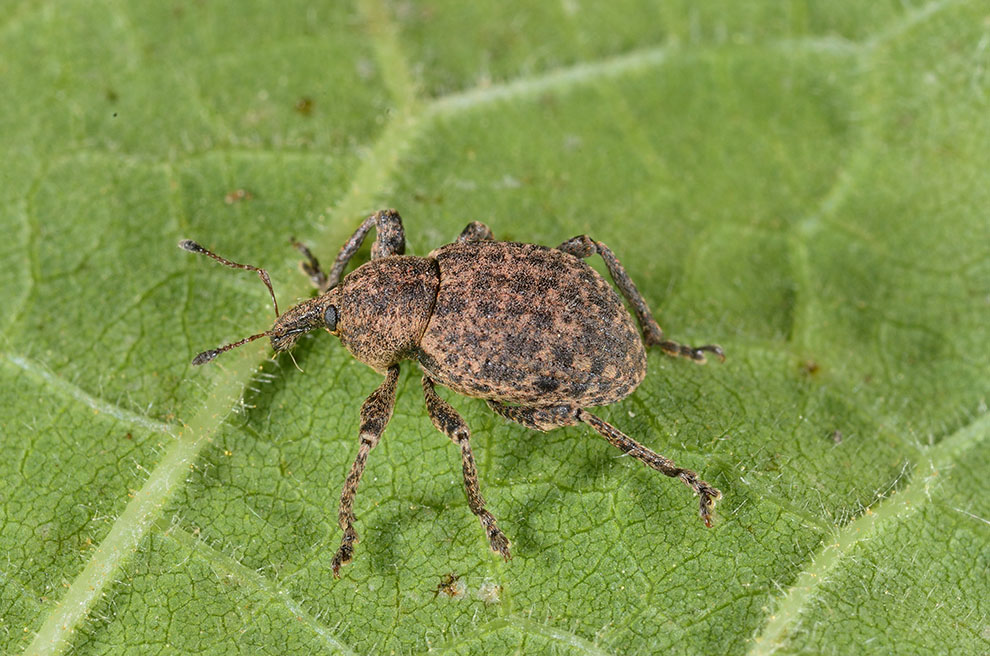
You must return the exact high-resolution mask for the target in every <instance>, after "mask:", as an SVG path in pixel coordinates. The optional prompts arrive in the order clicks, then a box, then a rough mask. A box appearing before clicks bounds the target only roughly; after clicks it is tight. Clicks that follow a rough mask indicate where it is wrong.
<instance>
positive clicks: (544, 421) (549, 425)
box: [488, 401, 722, 527]
mask: <svg viewBox="0 0 990 656" xmlns="http://www.w3.org/2000/svg"><path fill="white" fill-rule="evenodd" d="M488 406H489V407H490V408H491V409H492V410H494V411H495V412H496V413H498V414H500V415H501V416H503V417H505V418H506V419H509V420H511V421H514V422H516V423H519V424H522V425H523V426H526V427H528V428H533V429H535V430H539V431H549V430H553V429H554V428H558V427H560V426H572V425H574V424H577V423H578V422H583V423H585V424H588V425H589V426H591V427H592V428H594V429H595V430H596V431H597V432H598V434H599V435H601V436H602V437H604V438H605V439H606V440H608V443H609V444H611V445H612V446H614V447H615V448H617V449H620V450H621V451H623V452H625V453H627V454H629V455H630V456H632V457H633V458H636V459H637V460H639V461H640V462H641V463H643V464H644V465H646V466H647V467H651V468H653V469H655V470H657V471H658V472H660V473H661V474H664V475H666V476H670V477H671V478H677V479H680V481H681V482H682V483H684V484H685V485H687V486H688V487H689V488H691V489H692V490H694V492H695V494H697V495H698V499H699V503H700V513H701V519H702V521H704V522H705V526H709V527H710V526H711V525H712V509H714V508H715V502H716V501H718V500H719V499H721V498H722V493H721V492H719V491H718V490H717V489H716V488H714V487H712V486H711V485H709V484H708V483H706V482H705V481H703V480H701V479H700V478H699V477H698V475H697V474H696V473H694V472H693V471H691V470H690V469H684V468H683V467H678V466H677V465H676V464H674V461H673V460H671V459H669V458H665V457H664V456H662V455H660V454H659V453H657V452H655V451H652V450H650V449H648V448H647V447H645V446H643V445H642V444H640V443H639V442H637V441H636V440H634V439H632V438H631V437H629V436H628V435H626V434H625V433H623V432H622V431H620V430H619V429H618V428H616V427H615V426H613V425H612V424H610V423H608V422H607V421H605V420H603V419H600V418H598V417H596V416H595V415H593V414H591V413H590V412H588V411H587V410H584V409H583V408H579V407H577V406H573V405H567V404H560V405H554V406H547V407H528V406H512V405H505V404H504V403H500V402H498V401H488Z"/></svg>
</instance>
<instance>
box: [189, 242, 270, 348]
mask: <svg viewBox="0 0 990 656" xmlns="http://www.w3.org/2000/svg"><path fill="white" fill-rule="evenodd" d="M179 248H181V249H183V250H187V251H190V252H192V253H200V254H202V255H205V256H207V257H209V258H211V259H214V260H216V261H217V262H219V263H220V264H223V265H224V266H229V267H231V268H232V269H245V270H247V271H255V272H256V273H257V274H258V276H259V277H260V278H261V282H263V283H265V287H267V288H268V293H269V294H271V297H272V304H273V305H274V306H275V318H276V319H278V317H279V316H280V315H279V311H278V301H276V300H275V290H274V289H272V281H271V279H270V278H269V277H268V272H267V271H265V270H264V269H259V268H258V267H255V266H251V265H250V264H239V263H238V262H232V261H230V260H228V259H227V258H225V257H220V256H219V255H217V254H216V253H214V252H213V251H211V250H209V249H208V248H203V247H202V246H200V245H199V244H197V243H196V242H194V241H193V240H191V239H183V240H182V241H180V242H179ZM271 336H272V331H271V330H266V331H265V332H263V333H258V334H257V335H251V336H250V337H245V338H244V339H241V340H238V341H236V342H233V343H231V344H226V345H224V346H218V347H217V348H215V349H210V350H208V351H203V352H202V353H200V354H199V355H197V356H196V357H195V358H193V361H192V363H193V364H194V365H201V364H206V363H207V362H210V361H211V360H213V359H214V358H216V357H217V356H218V355H220V354H221V353H223V352H224V351H229V350H230V349H233V348H237V347H238V346H241V345H243V344H247V343H248V342H253V341H254V340H256V339H260V338H261V337H271Z"/></svg>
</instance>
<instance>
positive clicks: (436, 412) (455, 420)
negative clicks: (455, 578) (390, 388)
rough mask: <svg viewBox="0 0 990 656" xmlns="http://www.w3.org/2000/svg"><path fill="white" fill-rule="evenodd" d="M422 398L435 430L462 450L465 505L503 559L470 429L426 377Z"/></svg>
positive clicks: (505, 548) (503, 541)
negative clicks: (479, 475)
mask: <svg viewBox="0 0 990 656" xmlns="http://www.w3.org/2000/svg"><path fill="white" fill-rule="evenodd" d="M423 396H424V397H426V409H427V411H428V412H429V413H430V420H431V421H433V425H434V426H436V427H437V430H438V431H440V432H441V433H443V434H444V435H446V436H447V437H449V438H450V439H451V441H452V442H453V443H454V444H456V445H457V446H459V447H460V448H461V469H462V471H463V473H464V490H465V492H467V498H468V505H469V506H470V507H471V512H473V513H474V514H475V515H477V516H478V520H479V521H480V522H481V528H483V529H484V531H485V535H487V536H488V543H489V544H490V545H491V548H492V551H494V552H495V553H497V554H499V555H500V556H502V558H504V559H505V560H508V559H509V558H511V556H510V555H509V540H508V538H506V537H505V534H504V533H502V531H501V529H499V527H498V526H497V525H496V523H495V516H494V515H492V514H491V513H490V512H488V510H486V509H485V498H484V497H482V496H481V487H480V485H479V483H478V467H477V466H476V465H475V463H474V453H473V452H472V451H471V441H470V440H471V430H470V429H469V428H468V425H467V423H465V421H464V419H462V418H461V416H460V415H459V414H457V411H456V410H454V409H453V408H452V407H451V406H450V404H449V403H447V402H446V401H444V400H443V399H441V398H440V396H439V395H438V394H437V391H436V389H435V388H434V386H433V380H431V379H430V377H429V376H423Z"/></svg>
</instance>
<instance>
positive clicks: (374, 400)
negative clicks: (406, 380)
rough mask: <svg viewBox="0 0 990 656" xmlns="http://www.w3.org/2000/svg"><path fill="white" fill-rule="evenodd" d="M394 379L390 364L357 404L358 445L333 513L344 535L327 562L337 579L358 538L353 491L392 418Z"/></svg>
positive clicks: (394, 370)
mask: <svg viewBox="0 0 990 656" xmlns="http://www.w3.org/2000/svg"><path fill="white" fill-rule="evenodd" d="M398 380H399V366H398V365H393V366H391V367H389V369H388V373H387V374H386V376H385V381H384V382H383V383H382V384H381V385H380V386H379V387H378V389H376V390H375V391H374V392H372V393H371V395H370V396H369V397H368V398H367V399H366V400H365V402H364V405H362V406H361V446H360V447H358V454H357V458H355V459H354V464H353V465H351V472H350V473H349V474H348V475H347V480H346V481H344V489H343V490H342V491H341V493H340V510H339V511H338V512H337V520H338V523H339V524H340V528H342V529H343V531H344V537H343V538H341V540H340V548H339V549H337V553H336V554H335V555H334V557H333V561H332V562H331V564H330V566H331V567H333V575H334V577H336V578H340V567H341V566H342V565H346V564H347V563H349V562H350V561H351V558H352V557H353V555H354V544H355V543H356V542H357V541H358V534H357V531H356V530H354V522H355V521H357V518H356V517H355V516H354V496H355V495H356V494H357V489H358V484H359V483H360V482H361V475H362V474H363V473H364V466H365V464H367V462H368V454H369V453H371V450H372V449H374V448H375V447H376V446H378V442H379V440H381V438H382V433H384V432H385V427H386V426H387V425H388V420H389V419H390V418H391V417H392V408H394V407H395V385H396V381H398Z"/></svg>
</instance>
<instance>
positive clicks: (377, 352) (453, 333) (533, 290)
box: [179, 210, 725, 576]
mask: <svg viewBox="0 0 990 656" xmlns="http://www.w3.org/2000/svg"><path fill="white" fill-rule="evenodd" d="M373 227H374V228H375V231H376V238H375V242H374V245H373V246H372V248H371V261H370V262H367V263H366V264H364V265H362V266H360V267H358V268H357V269H355V270H354V271H352V272H351V273H349V274H347V275H346V276H344V275H343V274H344V269H345V268H346V267H347V264H348V262H349V261H350V259H351V257H353V255H354V253H355V252H357V250H358V249H359V248H360V247H361V244H362V243H363V242H364V239H365V237H366V236H367V234H368V232H370V231H371V228H373ZM294 244H295V246H296V247H297V248H298V249H299V250H300V251H301V252H302V254H303V256H304V257H305V258H306V260H305V261H304V262H303V263H302V268H303V270H304V271H305V272H306V274H307V275H309V277H310V280H312V282H313V284H314V285H315V286H316V287H317V289H319V296H317V297H315V298H312V299H310V300H307V301H303V302H302V303H299V304H298V305H295V306H293V307H291V308H289V309H288V310H286V312H285V313H284V314H282V315H281V316H279V315H278V304H277V303H276V304H275V314H276V316H277V319H276V320H275V325H274V326H272V328H271V329H270V330H267V331H265V332H263V333H260V334H257V335H252V336H251V337H247V338H245V339H242V340H240V341H237V342H234V343H233V344H228V345H226V346H221V347H219V348H215V349H211V350H209V351H204V352H202V353H200V354H199V355H197V356H196V357H195V358H194V359H193V364H197V365H199V364H203V363H205V362H209V361H210V360H212V359H214V358H215V357H217V355H219V354H220V353H222V352H224V351H227V350H230V349H232V348H234V347H236V346H240V345H241V344H245V343H247V342H249V341H252V340H255V339H258V338H260V337H268V338H269V339H270V340H271V343H272V348H274V349H275V351H276V352H278V351H285V350H287V349H289V348H291V347H292V345H293V344H294V343H295V341H296V340H297V339H298V338H299V337H300V336H301V335H303V334H304V333H307V332H309V331H311V330H314V329H317V328H325V329H326V330H327V331H329V332H330V333H333V334H334V335H336V336H337V337H338V338H340V341H341V343H342V344H343V345H344V346H345V347H346V348H347V350H348V351H350V352H351V354H352V355H353V356H354V357H355V358H357V359H358V360H360V361H361V362H364V363H365V364H367V365H368V366H370V367H372V368H373V369H375V370H376V371H378V372H380V373H382V374H384V375H385V381H384V382H383V383H382V384H381V386H380V387H379V388H378V389H376V390H375V391H374V392H372V394H371V396H369V397H368V398H367V400H366V401H365V402H364V405H363V406H362V407H361V433H360V440H361V441H360V446H359V447H358V454H357V458H356V459H355V460H354V464H353V466H352V467H351V471H350V473H349V474H348V475H347V480H346V481H345V482H344V489H343V492H342V493H341V496H340V510H339V512H338V520H339V523H340V527H341V529H343V531H344V535H343V538H342V540H341V544H340V548H339V549H338V550H337V553H336V555H335V556H334V559H333V563H332V566H333V572H334V575H335V576H339V571H340V567H341V565H343V564H345V563H347V562H349V561H350V560H351V557H352V555H353V553H354V544H355V543H356V542H357V540H358V535H357V531H355V530H354V522H355V516H354V510H353V506H354V496H355V493H356V492H357V488H358V483H359V482H360V480H361V474H362V473H363V472H364V467H365V464H366V462H367V459H368V453H370V452H371V450H372V449H373V448H375V445H377V444H378V441H379V440H380V439H381V436H382V433H383V432H384V431H385V426H386V424H388V420H389V418H390V417H391V416H392V408H393V406H394V404H395V386H396V381H397V380H398V377H399V363H400V362H402V361H403V360H413V361H415V362H417V363H418V364H419V366H420V368H421V369H422V370H423V394H424V396H425V398H426V409H427V411H428V412H429V414H430V419H432V421H433V425H434V426H436V427H437V429H438V430H439V431H440V432H442V433H444V434H445V435H447V437H449V438H450V439H451V440H453V442H454V443H455V444H456V445H457V446H458V447H460V449H461V459H462V464H463V473H464V487H465V489H466V491H467V498H468V504H469V505H470V507H471V511H472V512H474V514H475V515H477V516H478V519H479V520H480V521H481V525H482V527H483V528H484V530H485V534H486V535H487V536H488V541H489V544H490V545H491V548H492V550H493V551H495V552H496V553H498V554H500V555H501V556H502V557H503V558H505V559H506V560H508V559H509V541H508V539H506V537H505V534H504V533H502V531H501V530H500V529H499V528H498V526H497V525H496V522H495V517H494V516H493V515H492V514H491V513H490V512H489V511H488V510H486V509H485V500H484V498H483V497H482V496H481V490H480V489H479V485H478V469H477V467H476V466H475V462H474V454H473V453H472V451H471V444H470V439H469V438H470V435H471V433H470V430H469V429H468V427H467V424H466V423H465V422H464V420H463V419H462V418H461V417H460V415H458V414H457V412H456V411H455V410H454V409H453V408H452V407H451V406H450V404H448V403H447V402H446V401H444V400H443V399H441V398H440V397H439V396H438V395H437V393H436V390H435V389H434V385H435V384H436V383H439V384H440V385H443V386H444V387H448V388H450V389H452V390H454V391H455V392H458V393H460V394H464V395H466V396H472V397H475V398H480V399H485V400H486V401H487V402H488V406H489V407H490V408H491V409H492V410H494V411H495V412H496V413H498V414H499V415H501V416H503V417H505V418H506V419H509V420H512V421H515V422H518V423H520V424H522V425H523V426H527V427H529V428H533V429H535V430H539V431H548V430H552V429H554V428H557V427H559V426H571V425H574V424H577V423H585V424H588V425H589V426H591V427H592V428H593V429H595V430H596V431H597V432H598V433H599V434H601V436H602V437H604V438H605V439H606V440H608V441H609V443H610V444H612V445H613V446H615V447H617V448H619V449H621V450H622V451H624V452H625V453H628V454H629V455H631V456H632V457H634V458H636V459H637V460H640V461H641V462H643V463H644V464H646V465H647V466H649V467H652V468H653V469H656V470H657V471H659V472H661V473H663V474H665V475H667V476H671V477H674V478H679V479H680V480H681V481H683V482H684V484H685V485H687V486H688V487H690V488H691V489H692V490H694V491H695V493H696V494H697V495H698V496H699V498H700V507H701V518H702V520H704V522H705V525H707V526H711V523H712V515H711V511H712V509H713V508H714V507H715V502H716V501H717V500H718V499H720V498H721V496H722V493H721V492H719V491H718V490H717V489H715V488H714V487H712V486H711V485H709V484H708V483H706V482H705V481H703V480H701V479H700V478H698V475H697V474H695V473H694V472H693V471H690V470H688V469H682V468H680V467H678V466H677V465H675V464H674V463H673V461H671V460H669V459H667V458H665V457H663V456H661V455H659V454H657V453H654V452H653V451H651V450H650V449H648V448H646V447H645V446H643V445H642V444H639V443H638V442H636V441H635V440H633V439H632V438H630V437H628V436H627V435H625V434H623V433H622V432H621V431H619V430H618V429H617V428H615V427H614V426H612V425H611V424H609V423H607V422H605V421H603V420H602V419H599V418H598V417H596V416H595V415H593V414H591V413H590V412H589V411H588V408H589V407H594V406H600V405H608V404H610V403H615V402H616V401H619V400H621V399H623V398H625V397H626V396H628V395H629V394H631V393H632V391H633V390H635V389H636V387H637V386H638V385H639V383H640V382H641V381H642V380H643V377H644V376H645V375H646V351H645V347H644V345H645V346H653V345H659V346H660V348H661V349H662V350H663V352H664V353H666V354H668V355H672V356H682V357H685V358H688V359H690V360H693V361H694V362H698V363H704V362H705V352H706V351H707V352H709V353H714V354H715V355H717V356H718V357H719V358H721V359H723V360H724V359H725V355H724V354H723V352H722V349H721V348H719V347H718V346H716V345H714V344H709V345H706V346H698V347H692V346H682V345H680V344H678V343H677V342H672V341H670V340H667V339H664V336H663V331H662V330H660V326H659V325H657V322H656V320H655V319H654V318H653V315H652V314H651V313H650V309H649V308H648V307H647V305H646V302H645V301H644V300H643V297H642V295H641V294H640V293H639V291H638V290H637V289H636V285H634V284H633V282H632V280H631V279H630V278H629V275H628V274H627V273H626V270H625V269H624V268H623V267H622V265H621V264H620V263H619V260H618V259H616V257H615V255H613V254H612V251H610V250H609V249H608V248H607V247H606V246H605V245H604V244H602V243H601V242H597V241H594V240H593V239H591V238H590V237H588V236H587V235H581V236H578V237H574V238H573V239H569V240H567V241H565V242H564V243H563V244H561V245H560V246H558V247H557V248H548V247H546V246H536V245H534V244H521V243H514V242H499V241H494V239H493V237H492V232H491V230H489V228H488V227H487V226H485V225H484V224H482V223H478V222H473V223H470V224H468V226H467V227H466V228H465V229H464V231H463V232H462V233H461V235H460V236H459V237H458V238H457V241H456V242H455V243H453V244H447V245H446V246H441V247H440V248H438V249H436V250H435V251H433V252H432V253H430V254H429V255H427V256H426V257H415V256H412V255H404V252H405V246H406V241H405V235H404V233H403V229H402V219H401V218H400V217H399V214H398V212H396V211H395V210H382V211H379V212H376V213H375V214H373V215H371V216H369V217H368V218H367V219H365V221H364V222H363V223H362V224H361V227H359V228H358V229H357V230H356V231H355V232H354V234H353V235H352V236H351V238H350V239H349V240H347V243H345V244H344V245H343V247H341V249H340V252H339V253H337V259H336V260H335V261H334V263H333V267H332V268H331V269H330V273H329V274H327V273H324V272H323V270H322V269H321V268H320V264H319V262H318V261H317V260H316V258H315V257H313V255H312V253H310V251H309V249H308V248H306V247H305V246H303V245H302V244H300V243H298V242H294ZM179 246H181V247H182V248H184V249H186V250H189V251H193V252H195V253H202V254H204V255H207V256H209V257H211V258H213V259H215V260H217V261H218V262H220V263H221V264H225V265H227V266H230V267H234V268H239V269H247V270H250V271H255V272H257V273H258V275H259V276H261V279H262V281H264V283H265V285H266V286H267V287H268V290H269V292H270V293H271V295H272V302H273V303H274V302H275V292H274V291H273V290H272V286H271V282H270V280H269V278H268V273H267V272H265V271H264V270H263V269H259V268H257V267H252V266H249V265H246V264H238V263H236V262H231V261H230V260H227V259H224V258H222V257H220V256H218V255H216V254H214V253H212V252H211V251H209V250H207V249H205V248H203V247H202V246H200V245H199V244H197V243H195V242H193V241H188V240H185V241H182V242H180V243H179ZM595 253H597V254H598V255H600V256H601V258H602V259H603V260H604V261H605V266H606V267H607V268H608V271H609V273H610V274H611V276H612V280H613V281H614V282H615V284H616V285H617V286H618V288H619V291H621V292H622V295H623V296H624V297H625V299H626V301H628V302H629V305H631V306H632V309H633V311H634V312H635V314H636V319H637V320H638V321H639V327H640V329H641V330H642V332H643V335H642V338H640V335H639V333H638V332H637V331H636V326H635V325H634V324H633V320H632V317H631V316H630V315H629V312H628V311H627V310H626V308H625V306H623V304H622V301H621V300H620V299H619V297H618V295H617V294H616V293H615V291H614V290H613V289H612V287H611V286H610V285H609V284H608V283H607V282H605V280H604V279H603V278H602V277H601V276H600V275H598V273H597V272H596V271H595V270H594V269H592V268H591V267H590V266H588V265H587V264H586V263H585V262H584V261H583V258H587V257H590V256H591V255H594V254H595Z"/></svg>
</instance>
